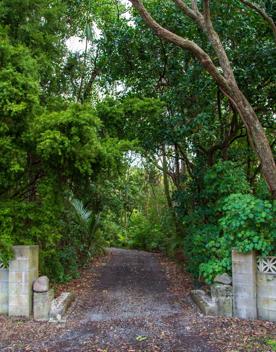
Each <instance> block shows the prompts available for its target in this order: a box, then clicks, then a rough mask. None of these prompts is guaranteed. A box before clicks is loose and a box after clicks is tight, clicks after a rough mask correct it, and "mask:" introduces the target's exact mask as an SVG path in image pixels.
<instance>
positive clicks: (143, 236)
mask: <svg viewBox="0 0 276 352" xmlns="http://www.w3.org/2000/svg"><path fill="white" fill-rule="evenodd" d="M125 240H126V244H127V246H128V247H129V248H135V249H145V250H149V251H154V250H160V249H161V248H162V244H163V240H164V233H163V232H162V228H161V226H160V224H158V223H153V222H151V221H150V219H148V218H147V217H146V216H145V215H143V214H142V213H141V212H139V211H134V212H133V214H132V215H131V218H130V225H129V227H128V230H127V236H126V238H125Z"/></svg>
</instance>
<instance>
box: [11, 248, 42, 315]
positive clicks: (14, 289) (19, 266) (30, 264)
mask: <svg viewBox="0 0 276 352" xmlns="http://www.w3.org/2000/svg"><path fill="white" fill-rule="evenodd" d="M13 249H14V253H15V257H14V259H13V260H11V261H10V266H9V316H24V317H30V315H31V314H32V301H33V290H32V285H33V281H34V280H35V279H36V278H37V277H38V246H14V247H13Z"/></svg>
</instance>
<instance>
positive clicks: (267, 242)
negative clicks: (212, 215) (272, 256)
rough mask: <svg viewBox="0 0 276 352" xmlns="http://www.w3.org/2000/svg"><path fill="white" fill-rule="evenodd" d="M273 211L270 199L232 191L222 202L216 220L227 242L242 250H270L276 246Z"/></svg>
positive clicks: (270, 251) (262, 253)
mask: <svg viewBox="0 0 276 352" xmlns="http://www.w3.org/2000/svg"><path fill="white" fill-rule="evenodd" d="M275 211H276V209H274V210H273V207H272V204H271V202H269V201H263V200H261V199H258V198H255V197H254V196H253V195H251V194H244V195H243V194H239V193H238V194H231V195H230V196H229V197H227V198H226V199H225V200H224V202H223V206H222V212H223V217H222V218H221V219H220V221H219V223H220V226H221V228H222V230H223V237H224V241H225V242H226V243H227V246H231V247H232V248H237V250H238V251H240V252H242V253H246V252H249V251H251V250H257V251H258V252H259V253H260V254H261V255H268V254H269V253H272V251H274V250H275V248H276V226H275V221H274V220H275V218H276V217H275V216H276V212H275Z"/></svg>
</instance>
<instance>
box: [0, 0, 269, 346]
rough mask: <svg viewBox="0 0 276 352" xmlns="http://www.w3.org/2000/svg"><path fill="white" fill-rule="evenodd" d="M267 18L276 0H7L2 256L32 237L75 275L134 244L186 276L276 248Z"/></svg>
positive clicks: (0, 115)
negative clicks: (235, 254)
mask: <svg viewBox="0 0 276 352" xmlns="http://www.w3.org/2000/svg"><path fill="white" fill-rule="evenodd" d="M275 21H276V2H275V1H274V0H254V1H245V0H227V1H220V0H213V1H208V0H202V1H196V0H191V1H184V0H160V1H158V0H143V1H142V0H63V1H61V0H12V1H11V0H1V2H0V268H1V266H2V265H3V267H7V266H8V264H9V262H10V260H12V258H13V255H14V254H13V246H15V245H39V273H40V275H47V276H48V277H49V278H50V280H51V282H52V283H53V284H54V285H55V286H56V287H71V286H70V285H72V283H75V282H79V281H78V280H80V279H81V278H82V275H90V274H87V270H88V268H89V266H91V263H93V262H94V261H95V262H96V263H97V261H99V262H101V261H102V260H105V259H103V258H104V256H105V254H104V253H105V251H106V248H120V250H127V251H126V252H124V251H123V252H122V257H123V256H125V257H126V258H128V255H129V254H128V253H129V252H128V250H134V251H133V253H136V250H139V251H145V252H150V253H151V254H152V255H153V257H152V258H155V256H156V257H158V258H159V256H160V258H163V259H160V258H159V259H160V260H161V261H164V262H166V263H167V261H168V260H169V263H170V264H168V263H167V264H166V265H168V266H169V268H171V266H170V265H174V264H171V263H176V264H175V265H176V266H175V268H176V269H175V270H176V271H177V272H179V270H180V272H182V274H183V272H184V276H185V277H188V278H189V279H187V280H188V281H189V289H190V288H192V286H193V287H205V286H206V285H208V284H212V283H213V281H214V278H215V277H216V276H218V275H221V274H224V273H227V274H231V270H232V262H231V253H232V249H233V248H235V249H236V250H237V251H238V252H240V253H245V254H246V253H249V252H251V251H256V252H257V253H258V255H259V256H260V257H264V256H267V257H273V256H276V221H275V219H276V216H275V215H276V166H275V155H276V134H275V131H276V25H275ZM114 253H115V259H114V260H119V259H116V258H117V257H116V255H118V254H117V252H116V251H115V252H114ZM120 253H121V252H120ZM141 253H142V252H141ZM151 254H150V255H151ZM141 255H142V257H143V255H144V254H141ZM145 255H146V254H145ZM137 256H138V257H139V255H138V254H137ZM139 258H140V257H139ZM143 258H144V257H143ZM147 258H148V259H145V260H149V262H150V263H151V261H153V263H155V262H154V259H151V257H147ZM168 258H169V259H168ZM128 260H129V261H130V262H129V263H130V264H131V263H132V262H131V260H134V259H131V258H129V259H128ZM137 260H138V259H137ZM139 260H140V259H139ZM130 264H129V265H130ZM92 265H93V264H92ZM131 265H135V263H134V262H133V263H132V264H131ZM150 265H151V264H150ZM154 265H155V264H154ZM135 270H136V269H135ZM168 270H169V269H168ZM170 270H172V269H170ZM181 270H182V271H181ZM275 272H276V271H275ZM182 274H179V275H180V277H181V275H182ZM157 275H159V274H157ZM161 276H162V275H161V274H160V277H161ZM172 276H173V275H172ZM158 277H159V276H158ZM183 280H184V279H183ZM185 280H186V279H185ZM185 280H184V281H185ZM156 285H157V284H156ZM158 285H159V284H158ZM176 285H177V284H176ZM0 318H1V316H0ZM5 324H6V322H5ZM229 324H230V323H229ZM231 324H232V323H231ZM0 325H1V319H0ZM269 326H270V325H269ZM271 326H272V325H271ZM271 326H270V328H271ZM274 328H275V325H274V326H273V329H274ZM268 330H269V329H268ZM270 336H271V335H270ZM275 338H276V336H274V335H273V336H272V337H270V338H269V340H265V341H270V343H264V347H263V348H264V349H263V350H262V349H260V348H261V347H260V346H259V345H258V346H257V347H254V348H256V349H254V348H253V347H251V349H250V347H248V349H246V343H247V342H244V343H243V344H242V347H240V349H238V347H237V345H235V346H234V347H233V346H232V347H233V349H227V346H226V347H224V348H225V349H223V348H222V349H221V350H219V351H233V352H234V351H276V340H275ZM262 341H263V342H264V340H262ZM140 342H143V341H142V340H141V341H140ZM166 346H167V345H166ZM115 347H116V346H115ZM115 347H114V346H113V348H114V351H124V348H123V347H122V348H121V349H120V348H118V347H117V349H116V348H115ZM228 347H229V346H228ZM232 347H231V348H232ZM16 348H17V349H16ZM16 348H15V349H14V351H19V350H20V348H19V347H16ZM24 348H25V347H24ZM97 348H98V347H97ZM127 348H128V347H126V349H125V351H136V349H133V350H131V349H127ZM147 348H148V349H146V348H145V349H141V351H142V350H143V351H172V352H177V351H182V349H177V348H176V349H173V348H172V349H169V347H163V349H162V347H160V349H159V350H158V349H153V347H152V349H150V347H147ZM202 348H203V347H202ZM0 349H1V343H0ZM27 350H28V349H26V351H27ZM30 350H32V349H30ZM34 350H35V348H34ZM38 350H44V351H46V349H42V348H41V349H38ZM50 350H51V349H49V351H50ZM61 350H63V349H61ZM67 350H69V351H71V350H72V351H73V350H74V349H67ZM76 350H78V349H76ZM80 350H81V349H79V351H80ZM88 350H89V349H87V351H88ZM90 350H91V351H108V352H109V351H113V349H112V348H111V349H105V348H104V347H102V349H100V348H99V349H96V347H95V349H93V348H92V349H90ZM7 351H8V350H7ZM22 351H25V349H23V348H22ZM53 351H54V349H53ZM64 351H65V349H64ZM137 351H140V349H138V348H137ZM183 351H193V350H192V349H189V347H187V348H186V349H183ZM194 351H205V349H197V350H194ZM206 351H213V350H212V349H210V350H207V349H206ZM214 351H216V350H214Z"/></svg>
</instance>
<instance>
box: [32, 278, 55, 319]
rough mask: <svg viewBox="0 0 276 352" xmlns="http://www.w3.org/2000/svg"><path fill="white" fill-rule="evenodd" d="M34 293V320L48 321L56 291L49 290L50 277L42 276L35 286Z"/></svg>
mask: <svg viewBox="0 0 276 352" xmlns="http://www.w3.org/2000/svg"><path fill="white" fill-rule="evenodd" d="M33 291H34V298H33V312H34V320H36V321H48V320H49V315H50V307H51V302H52V300H53V299H54V290H53V289H51V290H50V289H49V279H48V277H47V276H40V277H39V278H38V279H37V280H36V281H35V282H34V284H33Z"/></svg>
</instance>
